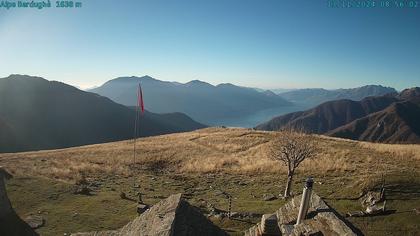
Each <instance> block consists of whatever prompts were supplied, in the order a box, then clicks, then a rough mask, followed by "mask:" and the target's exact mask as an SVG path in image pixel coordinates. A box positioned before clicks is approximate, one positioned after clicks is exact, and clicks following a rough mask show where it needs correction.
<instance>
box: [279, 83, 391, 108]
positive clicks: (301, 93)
mask: <svg viewBox="0 0 420 236" xmlns="http://www.w3.org/2000/svg"><path fill="white" fill-rule="evenodd" d="M388 93H397V91H396V90H395V89H394V88H390V87H384V86H381V85H366V86H362V87H357V88H349V89H335V90H327V89H323V88H310V89H296V90H292V91H288V92H281V93H278V95H279V96H281V97H283V98H284V99H286V100H288V101H290V102H294V103H300V104H307V105H309V106H316V105H319V104H321V103H324V102H327V101H333V100H339V99H349V100H353V101H360V100H362V99H363V98H365V97H369V96H380V95H385V94H388Z"/></svg>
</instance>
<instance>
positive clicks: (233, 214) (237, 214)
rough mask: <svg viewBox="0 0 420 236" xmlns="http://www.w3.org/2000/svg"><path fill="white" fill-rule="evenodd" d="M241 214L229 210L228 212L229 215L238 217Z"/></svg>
mask: <svg viewBox="0 0 420 236" xmlns="http://www.w3.org/2000/svg"><path fill="white" fill-rule="evenodd" d="M240 216H241V215H240V214H239V212H231V213H230V217H235V218H236V217H240Z"/></svg>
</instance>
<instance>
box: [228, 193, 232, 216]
mask: <svg viewBox="0 0 420 236" xmlns="http://www.w3.org/2000/svg"><path fill="white" fill-rule="evenodd" d="M228 197H229V207H228V218H229V219H230V217H231V216H232V196H230V195H228Z"/></svg>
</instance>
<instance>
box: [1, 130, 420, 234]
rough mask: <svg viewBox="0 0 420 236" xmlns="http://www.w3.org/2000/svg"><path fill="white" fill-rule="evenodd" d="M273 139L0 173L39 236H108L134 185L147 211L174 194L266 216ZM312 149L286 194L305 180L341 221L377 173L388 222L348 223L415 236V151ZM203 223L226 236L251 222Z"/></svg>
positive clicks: (5, 162)
mask: <svg viewBox="0 0 420 236" xmlns="http://www.w3.org/2000/svg"><path fill="white" fill-rule="evenodd" d="M277 135H281V134H279V133H277V132H265V131H255V130H250V129H231V128H226V129H223V128H207V129H202V130H198V131H194V132H188V133H180V134H170V135H162V136H156V137H150V138H142V139H139V140H138V141H137V147H138V154H137V157H136V164H135V165H134V164H133V161H134V160H133V141H132V140H129V141H121V142H113V143H105V144H97V145H89V146H82V147H75V148H68V149H60V150H50V151H38V152H26V153H13V154H0V165H2V166H4V167H5V168H6V169H7V170H9V171H10V172H11V173H13V174H14V176H15V178H14V179H12V180H11V181H9V182H8V186H7V187H8V194H9V197H10V199H11V201H12V204H13V206H14V207H15V209H16V211H17V212H18V213H19V214H20V215H21V217H24V216H26V215H29V214H35V213H40V214H41V215H43V217H44V218H45V219H46V224H45V226H44V227H42V228H40V229H38V232H39V233H41V234H43V235H60V234H61V235H62V234H63V233H69V232H77V231H90V230H103V229H116V228H119V227H121V226H122V225H124V224H125V223H127V222H128V221H130V220H131V219H133V218H134V217H135V216H136V212H135V206H136V204H135V203H134V202H132V201H128V200H123V199H121V198H120V197H119V194H120V192H121V191H124V192H126V193H127V195H128V196H129V197H132V198H135V194H134V192H135V191H137V190H135V189H133V187H132V186H133V183H134V180H135V179H134V178H136V179H137V184H139V185H140V186H139V189H140V190H141V192H142V193H144V196H143V199H144V200H145V202H146V203H149V204H153V203H155V202H157V201H159V200H160V199H162V198H165V197H167V196H169V195H170V194H173V193H177V192H183V193H185V196H186V197H187V198H189V201H190V202H191V203H192V204H193V205H195V206H197V207H200V209H202V210H203V211H204V212H206V206H207V205H208V204H212V205H214V206H215V207H216V208H219V209H227V200H226V198H224V197H223V194H220V193H221V192H222V191H224V192H227V193H229V194H231V195H232V196H233V207H232V208H233V211H235V212H250V213H258V214H263V213H271V212H274V211H275V210H276V209H278V208H279V207H280V206H281V205H282V204H283V203H284V201H283V200H280V199H278V200H274V201H263V199H262V198H263V197H262V196H263V195H264V194H266V193H271V194H275V195H277V194H278V193H280V192H281V191H282V190H283V189H284V183H285V180H286V175H285V174H286V169H285V168H284V167H282V166H280V164H279V163H277V162H275V161H273V160H271V159H270V158H269V157H268V155H267V154H268V147H269V145H270V142H271V141H272V140H273V139H275V138H276V136H277ZM307 138H311V139H314V140H315V141H316V143H317V146H318V148H319V152H318V153H317V157H316V158H314V159H313V160H307V161H305V162H304V163H302V165H301V166H300V167H299V169H298V173H297V176H296V177H295V184H294V186H293V192H294V193H295V194H298V193H299V192H300V191H301V190H302V181H303V180H304V178H305V177H306V176H313V177H314V179H315V186H314V190H315V191H316V192H317V193H318V194H319V195H320V196H322V197H324V198H325V199H326V201H327V202H328V203H329V204H330V205H331V206H332V207H334V208H336V209H337V210H338V211H339V212H340V213H341V214H342V215H345V213H346V212H348V211H354V210H362V208H361V205H360V202H359V201H358V200H356V198H357V197H359V196H360V195H361V193H362V192H363V191H365V190H367V189H371V188H374V187H377V186H378V185H380V183H381V176H382V175H384V176H385V179H386V186H387V198H388V200H387V206H389V209H393V210H396V212H395V213H394V214H391V215H387V216H376V217H369V218H348V219H349V220H350V221H351V222H352V223H353V224H354V225H355V226H356V227H358V228H359V229H360V230H361V231H362V232H364V233H365V234H366V235H387V234H388V235H401V234H403V235H410V233H411V234H412V235H416V233H417V234H418V233H420V229H419V228H418V227H419V226H418V225H416V224H418V220H419V219H420V216H419V215H416V214H415V212H414V211H413V209H414V208H417V209H418V208H419V206H420V168H419V167H420V145H389V144H374V143H366V142H357V141H348V140H343V139H335V138H329V137H325V136H315V135H311V136H308V137H307ZM82 178H86V179H87V181H88V182H89V183H91V187H92V189H93V190H94V191H93V195H92V196H83V195H74V194H73V193H72V188H73V186H74V183H76V182H80V180H81V179H82ZM258 214H254V217H251V219H246V220H228V219H220V218H211V220H213V221H214V222H215V223H216V224H218V225H219V226H221V227H223V228H224V229H226V230H228V231H229V232H231V233H232V234H239V233H240V232H242V231H243V230H245V229H247V228H248V227H250V226H252V225H253V224H254V223H256V222H257V221H259V219H260V218H259V217H258Z"/></svg>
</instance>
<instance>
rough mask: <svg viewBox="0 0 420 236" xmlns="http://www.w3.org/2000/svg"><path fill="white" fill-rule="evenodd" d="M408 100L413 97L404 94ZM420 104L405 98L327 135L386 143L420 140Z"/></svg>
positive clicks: (419, 141) (417, 141)
mask: <svg viewBox="0 0 420 236" xmlns="http://www.w3.org/2000/svg"><path fill="white" fill-rule="evenodd" d="M400 97H402V98H405V99H409V97H407V96H404V94H402V96H400ZM419 121H420V103H419V102H414V101H407V100H406V101H403V102H397V103H393V104H392V105H391V106H389V107H387V108H386V109H384V110H382V111H379V112H376V113H374V114H371V115H369V116H366V117H363V118H361V119H357V120H355V121H353V122H351V123H349V124H346V125H344V126H342V127H339V128H337V129H335V130H332V131H330V132H328V133H327V134H328V135H330V136H334V137H341V138H349V139H355V140H363V141H371V142H383V143H420V122H419Z"/></svg>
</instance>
